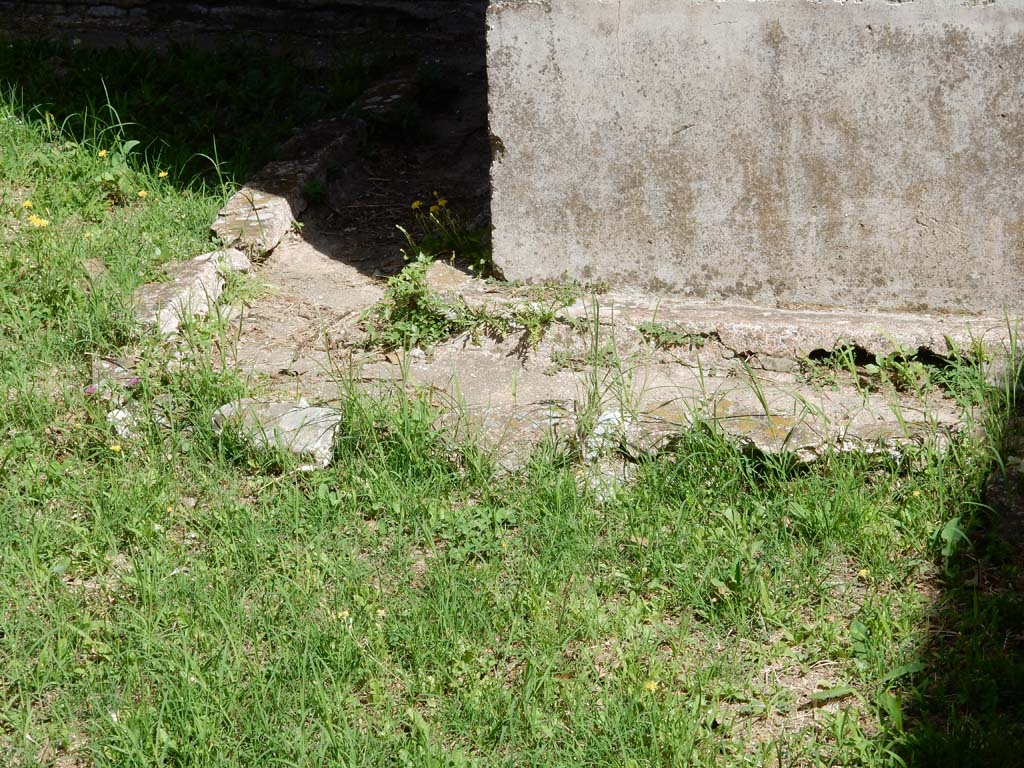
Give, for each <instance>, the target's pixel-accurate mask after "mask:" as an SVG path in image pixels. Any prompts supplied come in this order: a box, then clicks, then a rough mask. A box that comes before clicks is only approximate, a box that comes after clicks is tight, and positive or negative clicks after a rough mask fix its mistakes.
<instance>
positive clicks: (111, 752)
mask: <svg viewBox="0 0 1024 768" xmlns="http://www.w3.org/2000/svg"><path fill="white" fill-rule="evenodd" d="M22 116H23V113H22V112H20V111H19V109H18V107H17V105H16V104H12V103H10V102H8V103H6V104H4V105H3V106H0V184H2V185H3V187H2V193H0V199H2V201H3V202H2V207H0V226H2V230H0V434H2V435H3V442H2V445H0V562H2V563H3V567H2V568H0V604H2V605H3V606H4V611H3V617H2V619H0V622H2V623H0V763H2V764H4V765H11V766H29V765H53V766H58V765H59V766H69V765H75V766H251V765H267V766H271V765H272V766H320V765H339V766H343V765H347V766H373V765H380V766H447V765H451V766H456V765H488V766H499V765H507V766H522V765H538V766H553V765H565V766H570V765H571V766H623V767H625V766H666V765H675V766H700V765H707V766H712V765H714V766H723V765H724V766H747V765H754V766H760V765H764V766H780V765H781V766H797V765H846V766H850V765H863V766H897V765H901V764H902V761H906V762H908V763H910V764H921V765H926V764H927V765H940V764H947V765H949V764H966V761H967V759H968V758H974V759H975V760H977V761H979V762H978V763H977V764H990V765H1000V764H1002V765H1009V764H1011V763H1012V762H1013V760H1014V759H1015V758H1016V754H1017V753H1016V751H1015V750H1016V749H1017V747H1019V744H1020V736H1021V727H1020V722H1021V719H1020V718H1019V717H1017V715H1018V714H1019V707H1020V705H1019V701H1020V700H1021V699H1020V696H1019V694H1020V680H1021V669H1022V666H1021V662H1020V659H1019V657H1018V656H1017V655H1015V651H1014V646H1013V645H1012V644H1009V645H1008V644H1007V643H1006V642H1004V641H1005V639H1006V637H1008V636H1012V633H1013V632H1017V631H1019V623H1017V622H1018V620H1019V617H1020V615H1021V600H1020V592H1019V591H1018V592H1016V593H1014V592H1013V591H1012V590H1003V591H1001V592H999V594H998V598H997V597H987V596H985V595H983V594H981V589H982V586H979V585H978V584H977V583H976V584H975V585H973V586H972V585H971V583H970V580H969V578H968V576H967V574H972V573H975V571H976V570H977V568H978V567H979V566H978V564H979V563H984V564H985V568H986V570H985V573H986V574H987V576H986V578H985V579H983V583H984V584H989V583H991V578H990V577H992V575H993V574H1001V575H1003V576H1007V575H1008V576H1007V577H1012V576H1013V574H1014V573H1015V572H1016V571H1014V570H1013V569H1015V568H1018V567H1019V566H1018V565H1015V562H1016V561H1015V560H1014V558H1013V557H1012V556H1011V554H1012V553H1010V554H1008V550H1007V548H1006V546H1005V545H1002V546H1000V544H999V542H1000V541H1002V539H1000V538H999V536H998V534H997V531H996V527H995V524H994V522H993V521H992V520H991V519H990V515H989V514H988V513H985V512H984V510H983V509H982V508H980V507H979V506H978V505H977V501H978V500H979V499H980V497H981V492H982V487H983V485H984V483H985V480H986V478H987V476H988V474H989V471H990V467H991V460H992V458H993V457H994V456H996V455H997V450H996V449H998V448H1000V447H1001V444H999V443H998V441H999V440H1000V439H1001V434H1000V430H999V429H998V428H999V426H1000V424H1001V423H1002V421H1001V419H1003V417H1005V415H1006V405H1007V404H1006V403H1005V402H1004V400H1002V399H1001V397H1000V393H998V392H984V391H983V389H982V388H981V384H980V383H979V378H978V376H977V372H975V371H972V369H970V368H969V366H968V365H967V364H966V363H963V364H962V367H961V370H962V373H963V376H962V382H961V383H962V385H963V386H964V389H965V392H966V391H967V390H970V392H972V393H973V394H974V395H975V396H977V397H980V393H983V392H984V395H985V398H984V399H985V402H986V403H987V404H988V408H989V413H990V414H991V418H993V419H995V420H996V421H994V422H993V426H994V427H996V429H995V430H994V431H993V432H992V438H991V439H992V440H993V441H996V442H995V443H993V444H989V443H987V442H985V441H983V440H981V439H978V440H973V441H972V440H969V439H967V438H964V439H962V440H960V441H959V442H957V443H955V444H954V445H953V446H951V447H950V449H949V450H948V451H945V452H942V453H940V452H937V451H934V450H928V449H926V448H922V449H920V450H918V451H916V452H915V451H912V452H911V453H910V454H909V455H907V456H905V457H903V458H901V459H898V460H897V459H893V458H884V457H876V458H869V457H865V456H859V455H837V456H834V457H831V458H828V459H826V460H823V461H822V462H821V463H819V464H817V465H815V466H813V467H807V468H801V467H794V466H792V465H791V464H790V463H789V462H786V461H783V460H768V459H765V458H763V457H757V456H751V455H745V454H743V453H741V452H739V451H737V450H735V449H734V448H733V447H732V446H731V445H730V444H729V443H728V441H727V440H725V439H724V438H723V437H722V436H721V434H719V433H718V432H717V431H716V430H715V429H714V427H713V426H711V425H708V426H701V427H697V428H694V429H693V430H692V431H689V432H686V433H684V434H682V435H680V438H679V440H678V442H677V443H676V445H675V446H674V448H672V449H671V450H669V451H667V452H666V453H665V454H664V455H662V456H660V457H659V458H658V459H657V460H653V461H649V462H645V463H643V464H641V465H640V466H639V467H638V468H637V473H636V478H635V480H634V481H633V482H632V483H630V484H629V485H627V486H624V487H622V488H620V489H618V490H617V491H616V492H615V493H612V494H610V495H609V494H604V495H599V494H598V493H597V492H595V491H593V490H590V488H589V485H588V483H586V482H585V481H584V480H583V479H582V478H581V476H580V473H581V468H580V467H578V466H576V465H574V463H573V460H572V458H571V453H570V451H568V450H567V449H566V448H565V447H562V446H559V445H557V444H551V445H547V446H542V447H540V448H539V449H538V451H537V452H536V454H535V455H534V456H533V457H532V459H531V460H530V461H529V462H528V463H527V464H526V465H525V466H524V467H523V468H522V469H520V470H518V471H515V472H511V473H509V472H504V471H500V470H499V469H498V468H497V467H495V466H494V464H493V463H492V461H491V460H490V458H489V457H488V456H487V455H486V454H484V453H482V452H481V451H480V450H478V449H476V448H474V447H473V446H472V445H461V444H459V445H455V444H451V443H449V442H447V441H446V440H445V439H444V438H443V437H442V436H441V435H440V434H438V433H437V432H435V431H434V430H433V429H432V427H431V425H432V423H433V421H434V417H435V414H434V412H433V411H432V410H431V408H430V407H428V405H427V404H426V403H425V402H423V401H422V400H417V399H412V400H409V399H407V398H405V397H404V396H398V395H396V396H394V397H392V398H386V397H385V398H384V399H382V400H371V399H369V398H368V397H366V396H365V395H361V394H360V393H359V392H358V391H356V390H355V389H349V390H348V392H349V394H348V396H347V397H346V398H344V400H343V403H342V406H341V408H342V413H343V416H344V423H343V429H342V430H341V435H342V436H341V438H340V440H339V442H338V445H337V449H336V450H337V457H336V458H337V461H336V462H335V464H334V465H333V467H332V468H331V469H328V470H323V471H318V472H315V473H312V474H300V473H296V472H294V471H293V466H294V465H293V464H292V463H291V462H289V460H288V459H287V458H285V457H268V456H266V455H261V454H257V453H253V452H251V451H248V450H247V449H245V448H244V447H243V446H241V445H239V444H238V443H237V441H235V440H234V439H233V438H232V437H231V436H230V435H226V436H218V435H217V434H216V433H215V432H214V431H213V430H212V428H211V414H212V413H213V411H214V409H216V408H217V407H218V406H219V405H221V404H223V403H224V402H227V401H228V400H230V399H231V398H233V397H236V396H238V395H239V394H241V393H242V392H243V391H245V387H244V385H243V382H240V381H239V380H238V379H237V378H236V377H235V376H234V375H233V374H232V373H231V372H230V371H221V370H218V366H216V365H215V364H214V363H213V362H210V360H211V357H212V359H213V360H216V351H217V349H218V346H219V345H221V344H223V343H224V340H223V339H221V338H219V337H218V335H217V327H216V323H205V324H204V323H199V324H196V326H195V327H194V328H192V329H191V331H190V334H189V337H188V344H189V348H188V349H189V351H191V352H193V353H194V354H192V355H186V356H185V360H186V363H187V364H186V365H184V366H180V365H172V364H170V363H171V360H170V357H169V355H168V354H167V350H166V349H165V348H164V347H162V346H161V345H160V343H159V342H158V341H157V340H155V339H153V338H151V337H148V336H146V335H144V334H141V335H140V333H139V331H138V330H137V329H136V328H134V327H133V325H132V324H131V323H130V321H129V316H128V313H127V311H126V310H125V306H126V302H127V298H128V296H129V295H130V292H131V290H132V289H133V288H134V287H135V286H136V285H137V284H139V283H140V282H142V281H143V280H145V279H147V278H148V277H150V276H152V275H155V274H157V273H158V271H159V267H160V265H161V264H162V263H163V262H165V261H167V260H170V259H175V258H189V257H191V256H194V255H195V254H197V253H200V252H202V251H203V250H205V249H207V248H208V246H209V242H208V230H207V226H208V224H209V221H210V220H211V218H212V214H213V212H214V211H215V210H216V208H217V206H218V204H219V202H220V200H221V199H222V195H221V193H220V192H218V191H209V190H205V191H204V190H203V189H199V190H192V191H188V190H185V191H182V189H180V188H178V187H177V186H175V185H173V184H171V183H169V182H168V181H167V180H166V179H160V178H159V177H158V176H157V175H156V174H157V171H158V170H159V168H160V167H162V166H163V164H156V163H146V162H142V161H141V160H142V159H141V158H139V162H136V161H134V160H133V161H132V162H131V163H130V165H131V173H132V174H133V177H132V178H133V181H135V182H137V184H135V185H136V186H139V187H140V188H143V189H146V190H148V191H149V195H148V196H147V197H146V198H145V199H142V198H139V197H137V196H135V197H134V198H129V199H126V200H123V201H116V200H114V201H112V200H111V199H110V196H109V192H108V190H106V189H105V188H104V187H103V185H102V184H100V183H97V182H96V181H94V179H95V176H96V174H97V170H98V169H101V168H102V167H103V165H102V161H101V159H100V158H98V157H97V153H98V150H99V148H100V145H99V144H95V143H91V140H90V139H89V138H88V133H89V132H88V131H87V132H86V134H87V135H86V137H85V139H84V140H76V141H69V140H68V138H67V136H66V135H64V134H61V135H58V134H55V133H54V132H52V131H48V130H47V129H46V128H45V126H40V125H36V124H30V123H26V122H25V121H24V120H23V119H22ZM122 138H123V139H125V140H127V139H128V138H130V134H128V135H126V136H124V137H122ZM103 146H106V143H104V144H103ZM25 200H31V201H32V203H33V208H32V209H31V211H32V212H34V214H35V215H38V216H39V217H41V218H44V219H46V220H48V221H49V222H50V223H49V226H46V227H32V226H30V225H29V224H28V223H27V216H28V215H29V210H28V209H25V208H23V207H22V204H23V202H24V201H25ZM86 233H89V236H88V237H86ZM89 260H93V261H95V260H102V262H103V264H104V265H105V266H106V269H107V271H106V272H105V273H103V274H102V275H100V276H98V277H94V278H92V279H91V280H89V279H87V276H86V270H85V267H84V266H83V265H84V264H86V263H87V261H89ZM124 345H134V346H136V347H137V348H138V350H139V352H140V354H141V355H142V359H143V363H142V365H141V367H140V371H141V378H142V381H141V383H140V384H139V386H138V387H137V388H136V389H135V390H134V394H133V398H134V399H135V401H136V405H138V406H140V407H141V408H142V410H143V412H149V410H150V409H151V408H153V407H155V405H156V403H158V402H159V403H160V404H161V407H162V408H163V409H164V411H165V412H166V413H167V414H169V415H168V419H169V421H168V424H167V425H164V426H161V425H159V424H157V423H156V422H153V423H148V422H144V423H143V424H142V426H141V428H140V432H141V434H140V435H139V436H138V437H137V438H133V439H124V438H120V437H118V436H117V435H115V434H114V433H113V431H112V429H111V427H110V426H109V425H108V424H107V421H106V411H107V408H106V405H105V404H104V403H102V402H100V401H97V400H96V399H95V398H91V397H90V396H88V395H87V394H86V392H85V387H86V385H87V384H88V383H89V359H88V356H89V355H90V354H91V353H93V352H96V351H99V352H113V351H116V350H117V349H119V348H121V347H122V346H124ZM969 382H973V389H971V388H970V387H969V386H968V383H969ZM977 397H976V398H975V399H977ZM958 531H963V532H964V534H965V535H966V536H967V537H968V541H966V542H964V541H961V540H960V536H959V535H958V534H957V532H958ZM944 534H945V535H944ZM982 544H984V546H982ZM963 605H967V606H973V607H972V608H970V610H967V611H959V610H956V609H957V608H958V607H960V606H963ZM940 628H941V630H942V632H941V633H940V632H938V629H940ZM950 640H952V642H947V641H950ZM949 654H952V655H949ZM979 669H984V670H985V676H977V674H976V673H977V672H978V670H979ZM958 758H963V760H962V761H961V762H957V760H958ZM982 759H984V760H987V761H988V762H987V763H982V762H980V761H981V760H982Z"/></svg>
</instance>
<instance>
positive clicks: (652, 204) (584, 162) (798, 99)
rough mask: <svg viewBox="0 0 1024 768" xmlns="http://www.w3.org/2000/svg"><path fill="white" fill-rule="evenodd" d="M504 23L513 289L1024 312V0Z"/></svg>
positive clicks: (607, 1)
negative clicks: (613, 288) (612, 289)
mask: <svg viewBox="0 0 1024 768" xmlns="http://www.w3.org/2000/svg"><path fill="white" fill-rule="evenodd" d="M488 26H489V31H488V43H489V53H488V57H489V77H490V109H491V131H492V134H493V136H494V139H493V143H494V146H495V148H496V150H495V162H494V166H493V169H492V184H493V202H492V208H493V217H494V224H495V233H494V245H495V260H496V262H497V263H498V265H499V266H500V267H501V268H502V269H503V271H504V272H505V275H506V276H507V277H509V278H517V279H542V278H555V277H560V276H563V275H568V276H570V277H576V278H583V279H590V280H598V279H607V280H609V281H611V282H612V283H613V284H617V285H633V286H637V287H639V288H646V289H653V290H656V291H663V292H665V293H668V294H672V295H675V296H677V297H690V298H693V299H701V300H712V301H742V302H751V303H764V304H771V305H821V306H838V307H854V308H877V309H897V308H900V309H908V308H909V309H925V308H927V309H932V310H965V311H982V310H990V309H998V308H1001V307H1009V308H1011V309H1013V310H1021V309H1024V291H1022V290H1021V288H1022V286H1021V280H1020V278H1021V275H1022V270H1024V0H996V1H995V2H994V3H989V4H985V5H972V4H969V3H968V4H962V3H956V2H949V1H948V0H914V1H912V2H904V3H901V4H895V3H888V2H884V1H883V0H864V2H859V3H853V2H848V3H843V2H830V1H825V2H809V1H808V0H775V1H773V2H744V1H742V0H725V1H724V2H703V1H701V0H495V1H492V3H491V8H490V10H489V12H488Z"/></svg>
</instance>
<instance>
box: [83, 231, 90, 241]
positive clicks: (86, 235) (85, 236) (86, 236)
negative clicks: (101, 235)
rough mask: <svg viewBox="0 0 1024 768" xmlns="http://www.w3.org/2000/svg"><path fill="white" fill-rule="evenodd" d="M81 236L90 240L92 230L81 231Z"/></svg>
mask: <svg viewBox="0 0 1024 768" xmlns="http://www.w3.org/2000/svg"><path fill="white" fill-rule="evenodd" d="M82 237H83V238H85V239H86V240H92V232H83V233H82Z"/></svg>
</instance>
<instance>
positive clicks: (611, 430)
mask: <svg viewBox="0 0 1024 768" xmlns="http://www.w3.org/2000/svg"><path fill="white" fill-rule="evenodd" d="M629 421H631V420H630V419H628V418H627V417H626V416H624V415H623V413H622V411H618V410H609V411H605V412H604V413H602V414H601V415H600V416H598V417H597V421H596V422H594V427H593V429H591V430H590V433H589V434H587V435H586V436H584V438H583V440H582V442H581V452H582V454H583V460H584V461H585V462H587V463H588V464H592V463H594V462H596V461H598V460H599V459H600V458H601V457H603V456H606V455H608V454H609V453H611V452H613V451H614V450H616V449H617V448H618V447H619V446H620V445H621V444H622V438H623V436H624V435H625V431H626V424H627V423H629Z"/></svg>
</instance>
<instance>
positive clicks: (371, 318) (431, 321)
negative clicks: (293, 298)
mask: <svg viewBox="0 0 1024 768" xmlns="http://www.w3.org/2000/svg"><path fill="white" fill-rule="evenodd" d="M433 261H434V260H433V259H432V258H431V257H430V256H428V255H427V254H425V253H422V252H421V253H419V254H418V255H417V256H416V258H415V259H414V260H412V261H411V262H410V263H409V264H408V265H407V266H406V267H405V269H403V270H402V271H401V272H399V273H398V274H397V275H395V276H394V277H392V278H390V279H389V280H388V284H387V288H386V290H385V293H384V298H383V300H382V301H381V302H380V303H378V304H377V305H376V306H374V307H372V308H371V309H369V310H368V311H367V312H366V313H364V315H363V317H362V320H361V324H362V327H363V329H364V330H365V331H366V333H367V339H366V345H367V346H368V347H371V348H378V349H385V350H392V349H411V348H413V347H419V348H421V349H423V348H426V347H430V346H433V345H435V344H439V343H441V342H443V341H446V340H447V339H450V338H452V337H453V336H458V335H459V334H463V333H468V334H470V336H471V338H472V339H473V341H474V342H475V343H479V341H480V336H481V335H489V336H493V337H496V338H499V339H503V338H505V337H507V336H510V335H512V334H514V333H522V340H521V343H520V345H519V347H520V348H521V349H520V350H519V351H521V352H524V353H525V351H526V350H528V349H532V348H535V347H536V346H537V345H538V344H539V343H540V341H541V339H542V338H543V336H544V332H545V331H546V330H547V329H548V328H549V327H550V326H551V324H552V323H554V322H555V321H556V319H557V313H558V310H559V309H561V307H562V306H564V305H559V304H557V303H554V304H551V305H537V304H517V305H512V306H509V307H507V308H505V309H504V310H501V311H495V312H492V311H489V310H488V309H487V308H486V307H479V308H477V307H470V306H469V305H468V304H466V302H465V300H463V299H462V298H456V299H447V298H445V297H444V296H441V295H439V294H438V293H436V292H434V291H432V290H430V286H429V285H427V270H428V269H429V268H430V265H431V264H432V263H433Z"/></svg>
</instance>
